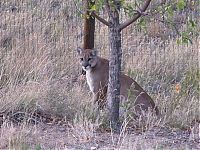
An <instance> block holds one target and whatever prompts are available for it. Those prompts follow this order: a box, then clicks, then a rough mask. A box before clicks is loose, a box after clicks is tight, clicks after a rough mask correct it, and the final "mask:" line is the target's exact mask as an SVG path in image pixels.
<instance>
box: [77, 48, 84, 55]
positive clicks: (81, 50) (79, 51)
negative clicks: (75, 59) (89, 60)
mask: <svg viewBox="0 0 200 150" xmlns="http://www.w3.org/2000/svg"><path fill="white" fill-rule="evenodd" d="M76 51H77V53H78V55H80V54H81V53H82V52H83V49H82V48H81V47H78V48H77V50H76Z"/></svg>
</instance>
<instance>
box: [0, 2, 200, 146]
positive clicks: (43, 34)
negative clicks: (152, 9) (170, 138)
mask: <svg viewBox="0 0 200 150" xmlns="http://www.w3.org/2000/svg"><path fill="white" fill-rule="evenodd" d="M1 4H3V5H1V8H2V9H1V10H0V11H1V13H0V17H1V18H2V19H1V21H0V123H1V124H3V123H4V124H5V122H6V121H8V120H12V121H14V122H17V123H18V122H24V121H25V122H32V123H37V122H41V121H44V122H45V121H46V120H47V119H50V120H54V119H55V120H56V119H58V120H62V121H64V122H70V124H71V125H72V127H73V130H74V131H81V132H77V133H76V134H75V135H76V136H77V138H79V137H83V138H87V137H93V136H94V134H93V133H94V130H95V129H96V128H98V127H99V126H100V125H104V123H105V120H106V116H105V114H104V112H101V114H100V115H99V114H98V113H97V114H96V112H95V109H94V107H93V105H92V102H91V94H90V92H89V89H88V87H87V85H86V83H85V82H83V81H80V80H79V78H78V76H79V75H80V67H79V64H78V62H77V59H76V52H75V49H76V47H77V46H78V45H79V46H80V44H81V42H82V41H81V37H82V21H81V18H80V17H78V16H76V15H74V14H75V11H76V10H75V8H74V3H73V2H71V1H62V2H61V1H57V2H56V1H49V0H44V1H37V0H36V1H28V0H24V1H15V2H13V1H8V0H6V1H4V2H3V3H1ZM134 27H135V26H130V27H129V28H128V29H127V30H126V31H124V32H123V71H124V72H125V73H126V74H128V75H129V76H131V77H133V78H134V79H135V80H136V81H137V82H138V83H140V84H141V86H142V87H144V88H145V89H146V90H147V92H148V93H149V94H150V95H151V96H152V97H153V99H154V100H155V102H156V104H157V106H158V107H159V110H160V112H161V119H160V120H156V119H154V118H151V116H149V118H148V120H147V121H146V124H148V125H150V126H149V128H151V127H154V126H165V125H166V126H170V127H177V128H188V127H190V126H191V123H192V122H193V121H197V120H198V121H199V120H200V118H199V114H200V113H199V81H200V74H199V49H200V47H199V44H200V43H199V41H200V39H199V38H197V39H193V44H192V45H191V44H183V45H182V44H180V45H177V43H176V39H165V40H164V41H163V39H162V38H161V37H157V35H156V36H153V37H152V34H155V33H154V31H156V34H157V30H160V29H161V28H158V27H157V26H154V24H153V25H152V26H150V27H149V30H150V31H149V32H150V33H149V34H147V33H144V32H139V31H138V30H134V29H133V28H134ZM151 31H152V32H151ZM130 32H131V33H130ZM96 34H97V36H96V47H97V49H98V50H99V51H100V54H101V55H102V56H105V57H107V56H108V45H107V43H108V40H107V29H106V28H104V27H102V26H101V25H99V24H97V33H96ZM150 37H151V38H150ZM38 115H41V116H38ZM42 117H43V118H42ZM45 117H46V118H45ZM124 117H126V116H124ZM45 119H46V120H45ZM123 119H124V118H123ZM123 121H124V126H125V127H126V125H127V122H128V120H126V118H125V120H123ZM19 136H20V135H19ZM23 137H24V136H20V138H22V139H23ZM21 141H24V140H21ZM10 142H15V143H14V145H16V143H18V142H17V141H15V140H14V141H13V140H12V141H10ZM22 145H23V143H22ZM11 148H12V146H11Z"/></svg>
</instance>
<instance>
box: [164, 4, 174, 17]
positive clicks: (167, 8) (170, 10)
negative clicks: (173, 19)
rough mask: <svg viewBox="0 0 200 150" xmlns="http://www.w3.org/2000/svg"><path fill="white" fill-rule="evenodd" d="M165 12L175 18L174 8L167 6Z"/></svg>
mask: <svg viewBox="0 0 200 150" xmlns="http://www.w3.org/2000/svg"><path fill="white" fill-rule="evenodd" d="M165 10H166V11H167V13H168V14H169V15H170V16H173V9H172V6H167V7H166V8H165Z"/></svg>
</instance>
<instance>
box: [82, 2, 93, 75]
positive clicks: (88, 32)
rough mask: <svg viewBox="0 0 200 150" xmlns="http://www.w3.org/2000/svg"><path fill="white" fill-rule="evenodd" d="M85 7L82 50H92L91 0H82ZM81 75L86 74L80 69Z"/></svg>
mask: <svg viewBox="0 0 200 150" xmlns="http://www.w3.org/2000/svg"><path fill="white" fill-rule="evenodd" d="M83 2H84V6H85V20H84V35H83V48H84V49H93V48H94V32H95V18H94V17H92V16H91V15H90V14H89V13H90V11H89V9H90V6H91V5H94V4H95V2H92V1H91V0H84V1H83ZM82 74H83V75H85V74H86V72H85V71H84V70H83V69H82Z"/></svg>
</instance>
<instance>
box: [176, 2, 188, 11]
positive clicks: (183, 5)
mask: <svg viewBox="0 0 200 150" xmlns="http://www.w3.org/2000/svg"><path fill="white" fill-rule="evenodd" d="M185 7H186V2H185V0H178V3H177V8H178V9H179V10H183V9H184V8H185Z"/></svg>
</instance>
